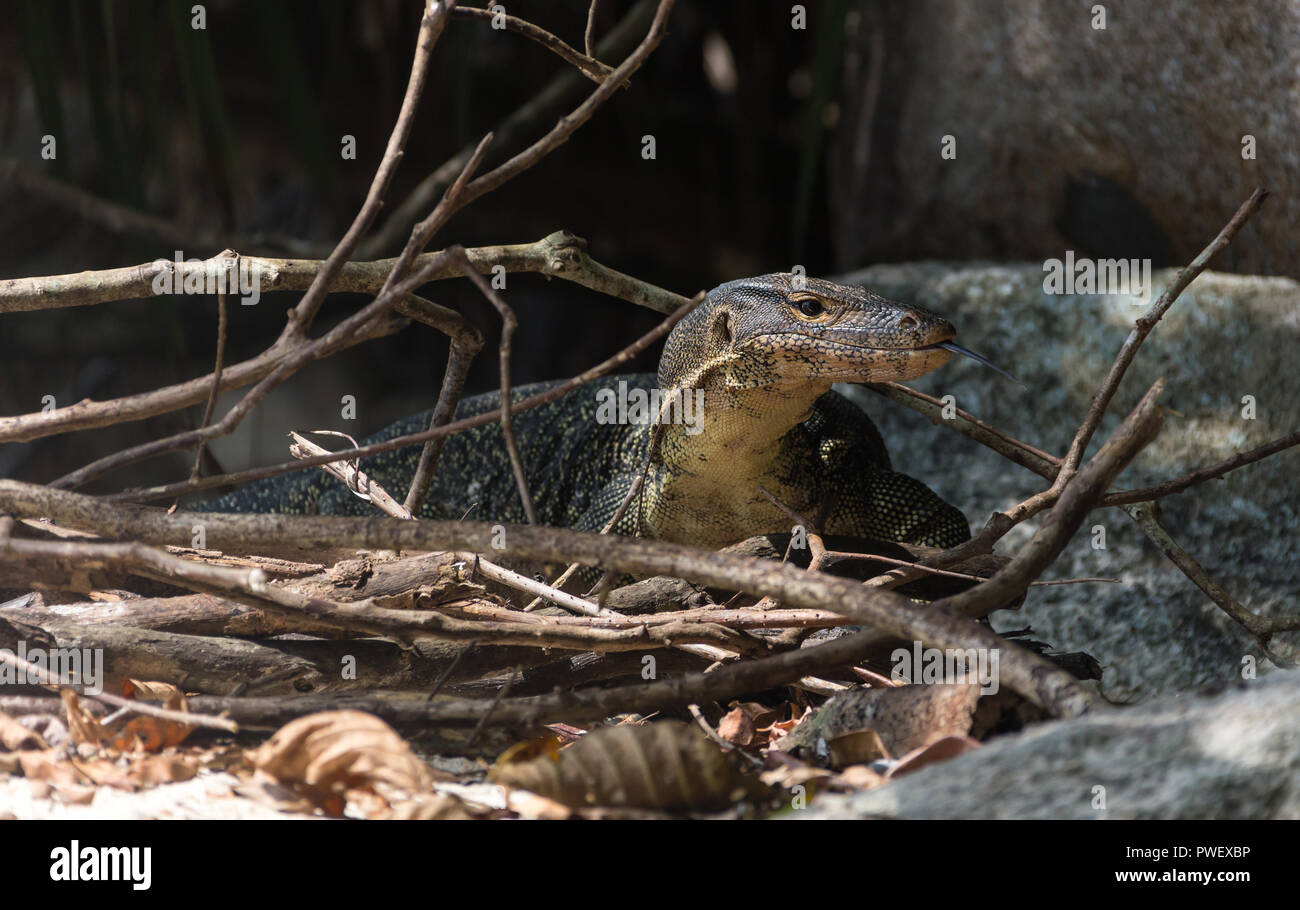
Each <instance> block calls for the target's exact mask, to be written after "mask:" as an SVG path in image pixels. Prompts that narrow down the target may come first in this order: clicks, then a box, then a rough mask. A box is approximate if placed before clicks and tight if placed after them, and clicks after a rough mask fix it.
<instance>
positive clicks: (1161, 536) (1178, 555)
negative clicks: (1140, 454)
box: [1124, 502, 1300, 666]
mask: <svg viewBox="0 0 1300 910" xmlns="http://www.w3.org/2000/svg"><path fill="white" fill-rule="evenodd" d="M1124 511H1125V512H1127V513H1128V514H1129V517H1130V518H1132V519H1133V520H1134V521H1135V522H1136V523H1137V526H1138V527H1139V528H1141V529H1142V532H1143V533H1144V534H1146V536H1147V537H1149V538H1150V539H1151V542H1152V543H1154V544H1155V545H1156V546H1158V547H1159V548H1160V550H1161V552H1163V553H1164V554H1165V556H1167V557H1168V558H1169V561H1170V562H1172V563H1173V564H1174V565H1175V566H1177V567H1178V569H1179V570H1180V571H1181V572H1182V573H1183V574H1184V575H1186V576H1187V577H1188V578H1189V579H1191V581H1192V583H1193V584H1194V585H1196V587H1198V588H1200V589H1201V590H1202V591H1204V592H1205V594H1206V596H1207V597H1209V598H1210V600H1212V601H1213V602H1214V603H1215V605H1216V606H1218V607H1219V609H1221V610H1222V611H1223V612H1224V613H1227V614H1228V616H1229V617H1231V618H1232V619H1233V620H1234V621H1235V622H1236V623H1237V624H1238V625H1240V626H1241V627H1242V628H1243V629H1245V630H1246V631H1247V632H1249V633H1250V634H1251V635H1253V636H1254V637H1255V639H1256V640H1257V641H1258V642H1259V645H1260V647H1261V648H1262V649H1263V650H1264V653H1265V655H1266V656H1267V657H1268V658H1269V659H1270V660H1271V661H1273V662H1274V663H1275V664H1277V665H1278V666H1294V665H1295V664H1296V663H1297V662H1300V649H1296V648H1294V647H1292V646H1290V645H1286V644H1285V643H1284V647H1285V651H1286V653H1285V654H1278V653H1276V650H1275V646H1274V644H1273V636H1274V635H1276V634H1278V633H1279V632H1294V631H1296V630H1297V629H1300V616H1260V615H1259V614H1258V613H1254V612H1252V611H1251V610H1249V609H1247V608H1246V607H1245V606H1244V605H1243V604H1242V603H1241V602H1240V601H1238V600H1237V599H1236V598H1234V597H1233V596H1232V595H1231V594H1229V593H1228V591H1227V590H1226V589H1225V588H1224V587H1223V586H1222V585H1220V584H1219V583H1218V582H1216V581H1215V580H1214V579H1213V578H1211V577H1210V575H1209V573H1208V572H1206V571H1205V569H1204V568H1203V567H1202V566H1201V564H1200V563H1198V562H1197V561H1196V560H1195V559H1193V558H1192V556H1191V555H1190V554H1189V553H1188V552H1187V551H1186V550H1184V549H1183V548H1182V547H1181V546H1179V545H1178V542H1177V541H1176V540H1174V538H1173V537H1172V536H1171V535H1170V533H1169V532H1168V531H1167V530H1165V528H1164V526H1163V525H1162V524H1161V523H1160V509H1159V506H1157V505H1156V503H1154V502H1140V503H1136V504H1134V505H1126V506H1124Z"/></svg>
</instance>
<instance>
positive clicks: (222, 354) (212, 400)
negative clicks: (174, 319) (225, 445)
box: [190, 293, 226, 480]
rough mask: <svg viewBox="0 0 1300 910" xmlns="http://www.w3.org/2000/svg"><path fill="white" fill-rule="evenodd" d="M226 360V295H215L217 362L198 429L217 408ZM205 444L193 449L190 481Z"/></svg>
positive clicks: (195, 476) (197, 467)
mask: <svg viewBox="0 0 1300 910" xmlns="http://www.w3.org/2000/svg"><path fill="white" fill-rule="evenodd" d="M225 360H226V295H225V294H224V293H218V294H217V362H216V364H215V365H214V366H213V367H212V391H211V392H210V393H209V395H208V403H207V405H206V406H205V407H204V408H203V419H202V420H200V421H199V428H200V429H201V428H203V427H206V426H207V425H208V424H209V423H211V421H212V412H213V411H214V410H216V407H217V390H218V389H219V388H221V370H222V368H223V367H224V365H225ZM205 447H206V443H204V442H200V443H199V444H198V446H196V447H195V449H194V469H193V470H192V471H190V479H191V480H198V479H199V467H200V466H201V465H202V464H203V450H204V448H205Z"/></svg>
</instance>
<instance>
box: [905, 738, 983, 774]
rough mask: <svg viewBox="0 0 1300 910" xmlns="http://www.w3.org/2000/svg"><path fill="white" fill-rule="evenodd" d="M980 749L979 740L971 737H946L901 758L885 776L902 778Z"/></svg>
mask: <svg viewBox="0 0 1300 910" xmlns="http://www.w3.org/2000/svg"><path fill="white" fill-rule="evenodd" d="M979 747H980V743H979V740H975V739H971V738H970V737H969V736H945V737H944V738H943V739H936V740H935V741H934V742H932V743H929V744H928V745H924V746H921V747H920V748H919V749H913V750H912V751H911V752H909V753H907V754H906V755H904V756H903V757H902V758H900V759H899V760H898V764H896V765H894V766H893V767H892V768H890V769H889V773H888V774H886V775H885V776H886V777H889V778H891V779H892V778H895V777H902V776H903V775H904V774H911V773H912V772H913V771H919V770H921V769H922V768H924V767H925V766H926V765H933V764H937V763H938V762H942V761H947V760H948V759H950V758H956V757H957V756H958V755H964V754H966V753H967V752H970V751H971V750H973V749H978V748H979Z"/></svg>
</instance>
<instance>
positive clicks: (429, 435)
mask: <svg viewBox="0 0 1300 910" xmlns="http://www.w3.org/2000/svg"><path fill="white" fill-rule="evenodd" d="M440 255H441V254H440ZM420 277H421V276H420V275H419V273H417V279H419V278H420ZM413 283H415V284H417V285H418V283H419V280H416V281H414V282H413ZM695 305H696V304H695V301H690V300H688V301H686V303H685V305H684V306H682V307H681V309H679V310H677V311H676V312H675V313H673V314H672V315H671V316H669V317H668V318H667V319H665V320H664V321H663V322H661V323H660V324H659V325H658V326H656V327H655V328H654V329H652V330H650V331H649V332H647V333H646V334H645V335H642V336H641V337H640V338H638V339H637V340H636V341H634V342H633V343H632V344H630V345H628V346H627V347H625V348H623V350H621V351H619V352H618V353H616V354H614V355H613V356H612V357H609V358H607V359H605V360H603V361H601V362H600V363H598V364H597V365H596V366H594V367H592V368H591V369H589V370H587V371H585V372H583V373H580V374H579V375H577V376H575V377H573V378H572V379H570V380H567V381H565V382H563V383H561V384H560V385H557V386H555V387H554V388H551V389H547V390H546V391H544V392H539V393H538V394H536V395H533V396H531V397H529V398H525V399H524V400H522V401H519V402H511V404H510V411H511V413H512V414H519V413H521V412H523V411H527V410H531V409H532V408H535V407H539V406H541V405H543V404H546V403H547V402H550V401H554V400H556V399H557V398H560V397H562V396H564V395H566V394H568V393H569V392H571V391H573V390H574V389H576V388H578V387H579V386H581V385H583V384H585V383H587V382H590V381H591V380H593V379H596V378H597V377H599V376H603V375H605V374H606V373H608V372H610V371H612V370H614V369H617V368H618V367H620V366H622V365H623V364H625V363H627V362H628V361H630V360H631V359H632V358H634V357H635V356H636V355H637V354H640V353H641V352H642V351H644V350H645V349H646V348H648V347H649V346H650V345H651V344H653V343H654V342H656V341H658V340H659V339H660V338H662V337H663V336H664V335H666V334H668V332H670V331H671V330H672V328H673V326H675V325H676V324H677V323H678V322H680V321H681V320H682V319H683V318H684V317H685V316H686V314H687V313H689V312H690V311H691V310H692V309H694V307H695ZM500 419H501V409H500V408H496V409H493V410H491V411H486V412H484V413H482V414H477V415H475V416H474V417H466V418H463V419H461V420H457V421H453V422H452V423H449V424H447V425H445V426H442V427H438V428H437V429H433V430H422V431H421V432H419V433H412V434H410V435H407V436H399V437H397V438H395V439H390V440H386V441H384V442H377V443H372V444H371V445H367V446H360V447H358V448H355V449H347V450H344V451H342V452H335V453H333V454H332V455H322V456H315V457H312V458H305V459H302V460H301V461H290V462H285V463H281V464H277V465H269V466H267V467H261V468H250V469H249V470H246V471H239V472H237V473H234V474H220V475H213V476H212V477H205V478H203V479H201V480H198V481H182V482H180V483H173V484H167V485H165V486H160V487H148V488H145V489H137V490H125V491H123V492H121V493H115V494H113V495H111V496H108V497H106V498H107V499H108V500H109V501H113V502H117V501H130V500H141V501H148V500H152V499H166V498H169V497H171V496H172V495H174V494H176V493H188V492H197V491H199V490H206V489H209V488H211V487H218V486H225V485H227V484H232V483H246V482H248V481H251V480H260V479H262V478H264V477H275V476H277V475H279V474H288V473H291V472H293V471H299V470H304V469H306V468H312V467H319V466H320V465H322V464H328V463H329V462H331V461H342V460H344V459H349V458H365V457H368V456H370V455H377V454H379V453H380V452H390V451H393V450H394V449H400V448H404V447H406V446H409V445H415V444H417V443H421V442H424V441H426V440H429V439H436V438H438V437H440V436H450V435H451V434H453V433H459V432H461V431H463V430H469V429H473V428H474V427H481V426H487V425H488V424H490V423H495V422H497V421H498V420H500Z"/></svg>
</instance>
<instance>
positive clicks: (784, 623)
mask: <svg viewBox="0 0 1300 910" xmlns="http://www.w3.org/2000/svg"><path fill="white" fill-rule="evenodd" d="M440 609H441V610H442V611H443V612H450V613H455V614H456V615H460V616H466V617H480V618H484V619H494V620H499V621H501V622H519V623H535V622H539V621H541V620H543V619H545V620H546V621H547V622H550V623H553V624H555V625H558V626H590V627H595V628H609V629H634V628H637V627H638V626H660V625H670V624H672V623H676V622H698V623H713V624H716V625H719V626H726V627H727V628H729V629H831V628H834V627H836V626H847V625H852V621H851V620H848V619H845V618H844V617H843V616H840V615H838V614H835V613H832V612H830V611H829V610H758V609H755V608H753V607H741V608H738V609H735V608H733V609H724V608H720V607H699V608H697V609H693V610H673V611H671V612H666V613H650V614H647V615H644V616H628V615H625V614H621V613H615V612H613V611H612V610H606V611H604V612H603V613H601V614H600V615H599V616H547V617H541V616H539V615H537V614H536V613H525V612H524V611H522V610H516V609H514V608H512V607H502V606H497V605H495V604H489V603H486V602H484V603H479V602H458V603H454V604H448V605H446V606H444V607H440ZM0 615H3V613H0Z"/></svg>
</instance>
